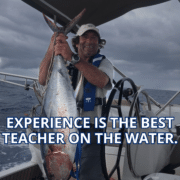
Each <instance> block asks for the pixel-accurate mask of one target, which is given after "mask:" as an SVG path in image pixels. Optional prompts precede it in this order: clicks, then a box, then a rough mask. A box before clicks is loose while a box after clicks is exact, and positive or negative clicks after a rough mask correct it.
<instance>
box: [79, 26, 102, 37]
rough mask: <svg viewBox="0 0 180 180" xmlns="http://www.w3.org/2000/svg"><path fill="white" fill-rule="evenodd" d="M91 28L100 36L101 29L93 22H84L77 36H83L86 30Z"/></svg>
mask: <svg viewBox="0 0 180 180" xmlns="http://www.w3.org/2000/svg"><path fill="white" fill-rule="evenodd" d="M89 30H92V31H95V32H97V34H98V35H99V37H100V34H99V29H98V28H96V26H95V25H93V24H84V25H82V26H81V27H80V28H79V30H78V31H77V33H76V36H82V35H83V34H84V33H85V32H86V31H89Z"/></svg>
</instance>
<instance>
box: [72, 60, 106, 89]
mask: <svg viewBox="0 0 180 180" xmlns="http://www.w3.org/2000/svg"><path fill="white" fill-rule="evenodd" d="M75 67H76V68H77V69H78V70H79V71H80V72H81V73H82V74H83V76H84V77H85V78H86V79H87V81H88V82H90V83H91V84H93V85H95V86H97V87H99V88H104V87H105V86H106V85H107V83H108V82H109V77H108V76H107V75H106V74H105V73H104V72H102V71H101V70H99V69H98V68H97V67H95V66H94V65H92V64H90V63H88V62H86V61H82V60H80V61H79V62H78V63H77V64H75Z"/></svg>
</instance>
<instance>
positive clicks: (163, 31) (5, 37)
mask: <svg viewBox="0 0 180 180" xmlns="http://www.w3.org/2000/svg"><path fill="white" fill-rule="evenodd" d="M179 8H180V3H179V2H178V1H177V0H171V1H169V2H166V3H163V4H159V5H155V6H151V7H145V8H140V9H136V10H133V11H131V12H128V13H126V14H125V15H123V16H121V17H119V18H117V19H115V20H113V21H110V22H108V23H105V24H103V25H101V26H99V27H98V28H99V29H100V32H101V36H102V38H105V39H106V40H107V44H106V46H105V48H104V49H102V50H101V53H102V54H105V55H106V57H107V58H108V59H110V60H112V62H113V63H114V64H115V65H116V66H117V67H118V68H119V69H120V70H121V71H122V72H123V73H125V74H126V75H127V76H129V77H130V78H132V79H133V80H134V81H135V82H136V83H137V84H140V85H143V84H144V86H145V87H147V88H152V87H153V88H164V89H169V88H170V87H169V86H171V87H172V89H173V88H176V89H177V88H179V89H180V83H179V80H180V71H179V70H180V35H179V32H180V18H179V17H180V11H179ZM52 34H53V33H52V31H51V30H50V29H49V27H48V26H47V24H46V22H45V21H44V19H43V16H42V14H41V13H40V12H38V11H37V10H35V9H33V8H31V7H30V6H28V5H27V4H25V3H24V2H22V1H14V0H2V1H0V71H5V70H8V72H10V71H12V72H13V71H14V72H15V71H16V72H17V73H18V71H19V72H21V73H23V72H24V73H26V72H31V73H32V70H33V69H36V70H37V69H38V67H39V64H40V62H41V60H42V59H43V57H44V55H45V52H46V50H47V48H48V45H49V41H50V38H51V36H52ZM71 37H73V34H69V39H68V42H69V43H70V40H71ZM71 47H72V46H71ZM13 69H14V70H13ZM20 69H22V71H21V70H20Z"/></svg>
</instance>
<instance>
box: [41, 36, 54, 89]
mask: <svg viewBox="0 0 180 180" xmlns="http://www.w3.org/2000/svg"><path fill="white" fill-rule="evenodd" d="M54 38H55V34H53V36H52V37H51V41H50V44H49V47H48V50H47V52H46V55H45V57H44V59H43V60H42V61H41V64H40V67H39V83H40V84H41V85H43V86H44V85H45V84H46V79H47V74H48V69H49V66H50V63H51V57H52V55H53V44H54Z"/></svg>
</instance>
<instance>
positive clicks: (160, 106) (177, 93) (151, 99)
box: [113, 66, 180, 116]
mask: <svg viewBox="0 0 180 180" xmlns="http://www.w3.org/2000/svg"><path fill="white" fill-rule="evenodd" d="M113 67H114V70H115V71H116V72H117V73H118V74H119V75H121V76H122V77H123V78H125V77H127V76H126V75H125V74H124V73H122V72H121V71H120V70H119V69H117V68H116V67H115V66H113ZM136 87H137V89H140V86H137V85H136ZM141 93H142V94H144V95H145V96H148V98H149V100H150V101H151V102H152V103H153V104H154V105H156V106H157V107H159V108H160V109H159V110H158V111H157V112H156V116H157V115H159V114H160V113H161V112H162V111H164V110H165V108H166V107H167V106H169V115H171V106H172V105H171V104H170V103H171V102H172V101H173V100H174V99H175V98H176V97H177V96H178V95H179V94H180V91H177V92H176V93H175V94H174V95H173V96H172V97H171V98H170V99H169V101H168V102H167V103H166V104H164V105H163V106H162V105H161V104H160V103H158V102H157V101H156V100H155V99H153V98H152V97H151V96H150V95H149V94H147V93H146V92H145V91H141Z"/></svg>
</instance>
